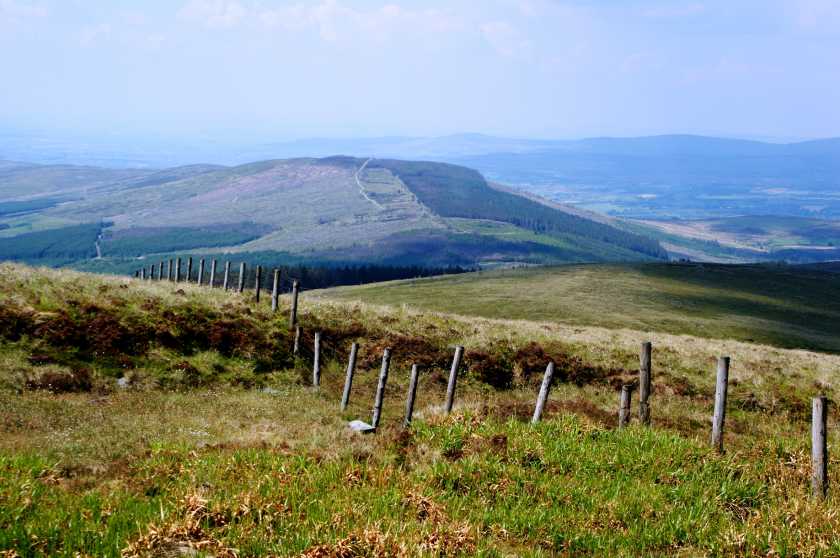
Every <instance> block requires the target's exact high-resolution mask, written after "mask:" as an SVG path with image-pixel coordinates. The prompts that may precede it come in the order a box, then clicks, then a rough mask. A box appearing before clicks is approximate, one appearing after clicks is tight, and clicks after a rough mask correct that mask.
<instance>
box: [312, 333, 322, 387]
mask: <svg viewBox="0 0 840 558" xmlns="http://www.w3.org/2000/svg"><path fill="white" fill-rule="evenodd" d="M314 353H315V356H314V357H313V359H312V385H313V386H315V387H318V386H320V385H321V332H320V331H317V332H315V350H314Z"/></svg>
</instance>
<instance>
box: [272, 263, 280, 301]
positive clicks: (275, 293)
mask: <svg viewBox="0 0 840 558" xmlns="http://www.w3.org/2000/svg"><path fill="white" fill-rule="evenodd" d="M279 295H280V270H279V269H275V270H274V283H273V284H272V285H271V311H272V312H277V297H278V296H279Z"/></svg>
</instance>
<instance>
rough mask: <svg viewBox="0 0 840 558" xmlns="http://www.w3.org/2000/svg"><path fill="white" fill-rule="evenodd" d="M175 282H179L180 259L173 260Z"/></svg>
mask: <svg viewBox="0 0 840 558" xmlns="http://www.w3.org/2000/svg"><path fill="white" fill-rule="evenodd" d="M175 282H176V283H180V282H181V258H175Z"/></svg>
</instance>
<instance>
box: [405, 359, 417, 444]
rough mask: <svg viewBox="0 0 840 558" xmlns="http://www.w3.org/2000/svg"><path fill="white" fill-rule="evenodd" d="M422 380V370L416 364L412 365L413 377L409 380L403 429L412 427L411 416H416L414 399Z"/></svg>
mask: <svg viewBox="0 0 840 558" xmlns="http://www.w3.org/2000/svg"><path fill="white" fill-rule="evenodd" d="M419 379H420V370H419V369H418V368H417V365H416V364H412V365H411V377H410V378H409V379H408V395H407V396H406V398H405V418H404V419H403V428H408V427H409V426H411V416H412V415H413V414H414V398H415V396H416V395H417V383H418V381H419Z"/></svg>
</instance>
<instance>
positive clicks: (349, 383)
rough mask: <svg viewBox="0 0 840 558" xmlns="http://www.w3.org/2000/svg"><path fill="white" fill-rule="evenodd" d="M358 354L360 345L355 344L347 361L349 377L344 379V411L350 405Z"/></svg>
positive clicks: (342, 402)
mask: <svg viewBox="0 0 840 558" xmlns="http://www.w3.org/2000/svg"><path fill="white" fill-rule="evenodd" d="M298 329H300V328H298ZM358 352H359V344H358V343H353V345H352V346H351V347H350V358H348V359H347V376H346V377H345V378H344V392H343V393H342V394H341V410H342V411H343V410H345V409H347V404H348V403H350V390H351V389H352V388H353V373H354V372H355V371H356V354H357V353H358Z"/></svg>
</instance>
